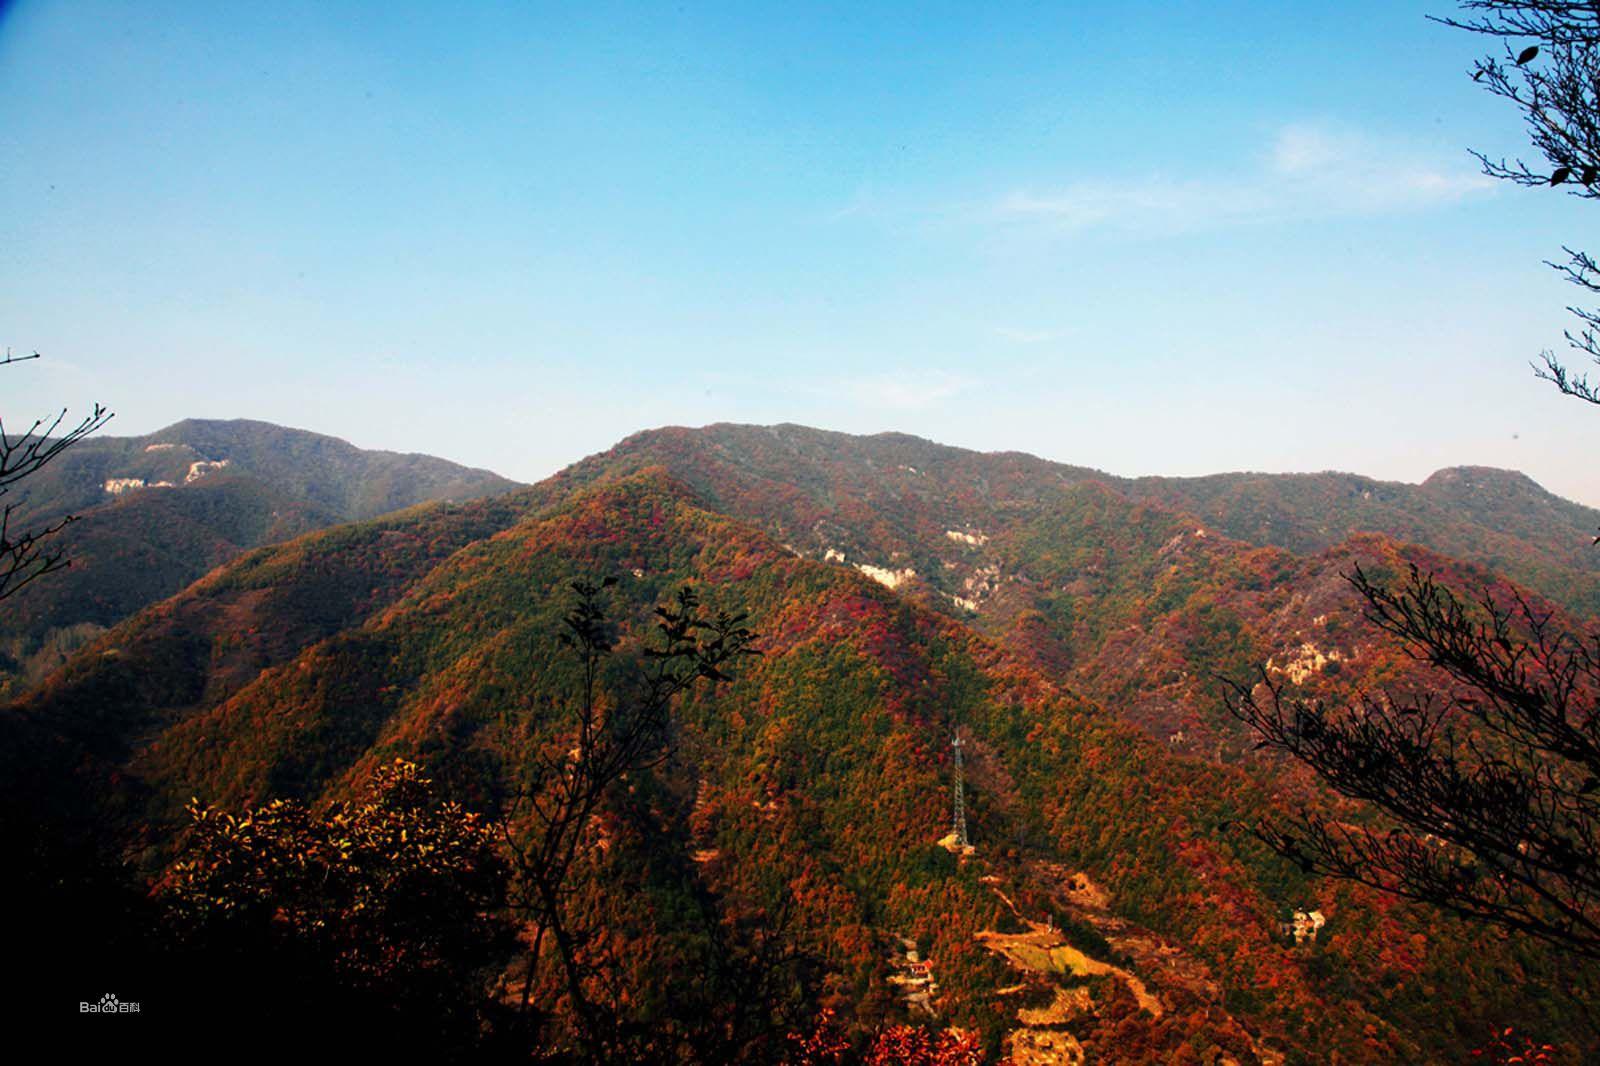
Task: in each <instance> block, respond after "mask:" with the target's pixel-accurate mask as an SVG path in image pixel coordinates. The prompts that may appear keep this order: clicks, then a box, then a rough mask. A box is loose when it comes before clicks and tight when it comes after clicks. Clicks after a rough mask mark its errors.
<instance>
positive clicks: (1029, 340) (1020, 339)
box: [994, 326, 1067, 344]
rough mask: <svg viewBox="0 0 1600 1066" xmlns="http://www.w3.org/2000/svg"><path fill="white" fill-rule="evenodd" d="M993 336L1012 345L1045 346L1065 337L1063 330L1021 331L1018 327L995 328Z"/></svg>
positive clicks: (1065, 332) (1065, 333)
mask: <svg viewBox="0 0 1600 1066" xmlns="http://www.w3.org/2000/svg"><path fill="white" fill-rule="evenodd" d="M994 334H995V336H997V337H999V338H1001V339H1002V340H1008V341H1010V342H1012V343H1013V344H1046V343H1048V342H1050V341H1054V340H1060V339H1061V338H1062V337H1064V336H1066V335H1067V331H1066V330H1063V329H1023V328H1021V327H1018V326H996V327H994Z"/></svg>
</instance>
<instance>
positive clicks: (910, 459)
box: [565, 424, 1600, 615]
mask: <svg viewBox="0 0 1600 1066" xmlns="http://www.w3.org/2000/svg"><path fill="white" fill-rule="evenodd" d="M657 463H659V464H661V465H663V466H665V467H667V468H668V469H669V470H672V471H673V472H674V473H675V474H676V475H677V476H680V477H682V478H684V479H685V480H686V481H687V482H688V483H689V484H691V485H694V486H695V487H696V488H697V489H699V490H701V491H703V492H706V493H707V494H708V495H709V497H710V498H711V499H714V500H716V501H718V504H719V505H720V506H722V507H724V508H725V509H727V510H728V511H729V512H730V513H735V514H740V515H743V516H746V517H749V518H750V519H752V520H753V521H758V522H760V523H762V524H763V525H764V526H765V527H767V528H769V529H771V530H772V531H773V532H774V534H775V535H777V536H779V537H780V538H783V539H786V540H790V541H791V542H792V543H793V544H794V545H795V547H797V548H798V549H800V550H802V551H805V552H807V553H816V554H818V555H820V554H822V553H824V552H825V551H826V550H827V549H828V548H830V547H832V548H835V549H838V550H842V551H845V552H847V553H848V552H849V550H850V548H851V547H852V545H851V544H850V543H848V538H849V537H850V536H864V537H865V538H866V540H865V542H864V543H863V544H861V545H860V547H861V548H870V549H872V550H873V551H877V552H881V553H884V554H885V555H886V556H887V557H890V558H888V559H887V560H886V559H885V558H873V559H868V558H861V559H859V560H857V559H855V558H852V560H851V561H852V562H855V561H860V562H865V563H869V564H874V563H875V564H878V565H887V562H889V561H893V559H892V557H893V556H894V553H896V552H899V553H901V556H903V557H908V556H909V554H910V553H911V551H912V550H913V548H914V547H915V546H917V545H930V544H934V543H937V541H938V538H939V537H941V536H948V535H949V532H950V531H954V532H971V531H972V530H971V529H969V528H968V527H972V529H979V530H980V533H981V532H982V531H981V527H982V526H983V525H984V524H985V523H989V524H993V523H996V522H1005V521H1009V520H1011V519H1013V518H1014V517H1016V516H1019V515H1022V514H1026V513H1029V512H1030V508H1037V507H1040V506H1044V505H1049V504H1051V503H1053V502H1058V501H1060V500H1062V499H1063V497H1065V496H1066V495H1068V494H1069V493H1070V491H1071V490H1072V489H1073V488H1075V487H1078V486H1082V485H1084V484H1090V483H1093V484H1100V485H1104V486H1106V487H1109V488H1111V489H1113V490H1115V491H1116V492H1117V494H1118V495H1120V496H1121V497H1123V498H1125V499H1127V500H1129V501H1133V502H1143V503H1150V504H1154V505H1158V506H1159V507H1161V508H1162V509H1164V510H1166V511H1169V512H1174V513H1177V514H1188V515H1191V516H1193V517H1195V518H1197V519H1200V523H1199V524H1201V525H1204V526H1207V527H1210V528H1212V529H1213V530H1215V531H1218V532H1221V533H1224V534H1226V535H1227V536H1229V537H1233V538H1234V539H1236V540H1240V541H1243V542H1246V543H1248V544H1251V545H1256V546H1267V545H1272V546H1277V547H1282V548H1287V549H1289V550H1290V551H1293V552H1296V553H1299V554H1308V553H1312V552H1316V551H1320V550H1323V549H1327V548H1331V547H1333V546H1334V545H1336V544H1338V543H1339V542H1341V541H1343V540H1345V539H1346V538H1348V537H1350V536H1352V535H1354V534H1357V533H1363V532H1371V533H1382V534H1385V535H1387V536H1389V537H1392V538H1395V539H1397V540H1402V541H1411V542H1414V543H1417V544H1420V545H1422V546H1424V547H1427V548H1431V549H1433V550H1434V551H1435V552H1438V553H1439V554H1441V555H1448V556H1451V557H1453V558H1456V559H1460V560H1462V561H1464V562H1471V563H1478V564H1480V565H1483V566H1486V567H1489V568H1491V569H1494V570H1496V571H1498V572H1499V573H1502V574H1504V575H1505V576H1506V577H1509V578H1511V579H1512V580H1515V581H1517V582H1519V583H1521V584H1523V585H1525V586H1527V587H1528V588H1531V589H1533V590H1535V591H1537V592H1539V593H1541V594H1542V595H1544V596H1545V597H1547V598H1549V599H1550V600H1552V601H1554V602H1556V603H1561V604H1563V605H1564V606H1566V607H1568V608H1569V609H1571V610H1573V611H1574V612H1576V613H1578V614H1582V615H1593V614H1596V613H1600V553H1595V552H1591V551H1589V550H1588V548H1589V545H1590V543H1591V542H1592V540H1593V536H1594V532H1595V530H1596V528H1597V527H1600V511H1597V510H1595V509H1594V508H1590V507H1585V506H1583V505H1581V504H1576V503H1573V502H1571V501H1568V500H1564V499H1561V498H1560V497H1558V496H1555V495H1554V494H1552V493H1550V492H1547V491H1546V490H1544V489H1542V488H1540V487H1539V486H1538V485H1537V484H1536V483H1535V482H1533V481H1532V480H1531V479H1529V478H1528V477H1526V476H1525V475H1523V474H1520V473H1517V472H1515V471H1507V470H1495V469H1490V468H1486V467H1453V468H1448V469H1444V470H1440V471H1437V472H1436V473H1434V474H1433V475H1432V476H1431V477H1429V478H1428V479H1427V480H1426V481H1424V482H1423V483H1422V484H1420V485H1410V484H1405V483H1401V482H1386V481H1378V480H1375V479H1372V478H1367V477H1362V476H1360V475H1356V474H1344V473H1332V472H1330V473H1319V474H1217V475H1211V476H1207V477H1196V478H1171V477H1140V478H1122V477H1116V476H1113V475H1109V474H1105V473H1102V472H1100V471H1096V470H1092V469H1089V468H1087V467H1080V466H1070V465H1066V464H1061V463H1055V462H1050V461H1048V460H1044V459H1039V458H1037V457H1035V456H1031V455H1027V454H1024V453H1020V452H974V451H968V450H966V449H961V448H953V447H949V446H947V445H941V444H935V443H933V442H932V441H927V440H923V439H921V438H918V437H912V436H909V435H906V434H900V433H881V434H876V435H874V436H853V435H850V434H844V433H834V432H829V431H825V430H816V429H810V428H807V427H804V426H795V425H778V426H748V425H734V424H718V425H712V426H706V427H703V428H699V429H685V428H679V427H668V428H664V429H658V430H648V431H645V432H642V433H637V434H635V435H633V436H631V437H629V438H628V439H626V440H624V441H622V442H621V443H619V444H618V445H617V446H616V447H614V448H612V449H611V450H609V451H607V452H604V453H601V454H599V455H596V456H592V457H590V458H589V459H586V460H584V461H583V462H581V463H578V464H575V465H574V466H573V467H572V468H571V469H570V470H569V471H567V472H565V476H570V477H573V478H576V479H579V480H592V479H595V478H603V477H606V476H611V475H612V474H614V473H616V472H621V471H627V470H630V469H637V468H639V467H641V466H649V465H653V464H657ZM990 532H992V530H991V531H990ZM858 550H859V549H858ZM921 576H922V577H923V579H924V580H925V581H930V582H932V583H933V584H934V585H935V586H936V587H940V588H942V587H943V585H942V584H941V583H940V581H939V574H938V573H937V572H934V571H929V570H924V571H922V572H921ZM946 591H951V590H946Z"/></svg>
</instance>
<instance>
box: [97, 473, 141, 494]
mask: <svg viewBox="0 0 1600 1066" xmlns="http://www.w3.org/2000/svg"><path fill="white" fill-rule="evenodd" d="M142 488H144V478H142V477H108V478H106V491H107V492H109V493H111V495H113V496H121V495H122V494H123V493H124V492H132V491H133V490H135V489H142Z"/></svg>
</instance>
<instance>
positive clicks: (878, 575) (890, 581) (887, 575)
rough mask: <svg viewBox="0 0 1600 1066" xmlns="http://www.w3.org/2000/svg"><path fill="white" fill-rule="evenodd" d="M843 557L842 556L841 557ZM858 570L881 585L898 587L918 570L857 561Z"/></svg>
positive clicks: (914, 575) (915, 574)
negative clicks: (895, 568)
mask: <svg viewBox="0 0 1600 1066" xmlns="http://www.w3.org/2000/svg"><path fill="white" fill-rule="evenodd" d="M841 558H842V557H841ZM855 567H856V569H857V570H859V571H861V572H862V573H863V574H866V575H867V576H868V577H870V578H871V579H872V580H874V581H876V582H877V583H878V584H880V585H885V586H887V587H889V588H892V589H897V588H899V587H900V586H901V585H903V584H905V583H906V582H907V581H910V580H911V579H912V578H914V577H916V576H917V572H916V571H915V570H913V569H911V568H910V567H907V568H906V569H904V570H890V569H888V568H887V567H882V566H873V565H872V564H870V563H856V564H855Z"/></svg>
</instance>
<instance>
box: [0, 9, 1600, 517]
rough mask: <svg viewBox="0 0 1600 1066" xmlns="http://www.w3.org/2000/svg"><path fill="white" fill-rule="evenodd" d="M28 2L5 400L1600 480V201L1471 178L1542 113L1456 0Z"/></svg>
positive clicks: (18, 61) (557, 456) (529, 466)
mask: <svg viewBox="0 0 1600 1066" xmlns="http://www.w3.org/2000/svg"><path fill="white" fill-rule="evenodd" d="M3 7H4V14H0V249H3V250H4V258H3V260H0V344H8V345H11V346H13V347H14V348H16V349H19V350H33V349H38V350H39V351H41V352H43V353H45V355H46V357H47V358H46V359H45V360H44V361H41V362H40V363H33V364H28V365H26V366H19V367H13V368H11V369H9V370H8V371H6V373H7V374H8V375H9V377H8V378H7V381H6V386H7V392H6V394H5V396H6V398H5V402H4V407H3V410H0V413H3V414H4V415H5V416H6V417H7V418H8V419H9V420H11V421H12V423H13V424H14V423H15V421H16V420H17V419H18V418H20V417H21V416H22V415H24V414H27V415H30V416H31V415H32V414H34V413H43V412H44V411H46V410H50V409H52V408H55V407H59V406H60V405H61V404H62V403H71V404H73V405H74V406H75V408H76V407H77V406H80V405H86V404H87V403H89V402H90V401H92V400H100V401H102V402H105V403H107V404H109V405H110V406H111V407H112V408H113V409H114V410H116V412H117V417H116V420H115V422H114V423H113V428H114V431H115V432H117V433H123V434H128V433H143V432H148V431H151V430H154V429H156V428H159V427H161V426H163V425H166V424H168V423H171V422H173V421H176V420H178V419H180V418H184V417H191V416H194V417H211V418H228V417H250V418H261V419H267V420H270V421H274V422H279V423H284V424H287V425H293V426H300V427H303V428H307V429H313V430H318V431H321V432H326V433H332V434H335V435H338V436H341V437H344V438H346V439H348V440H350V441H352V442H354V443H356V444H359V445H362V446H365V447H382V448H392V449H398V450H404V451H425V452H431V453H434V454H438V455H442V456H445V457H447V458H451V459H456V460H459V461H463V462H468V463H471V464H474V465H482V466H488V467H491V468H493V469H495V470H497V471H500V472H502V473H504V474H507V475H509V476H512V477H517V478H521V479H524V480H535V479H538V478H541V477H543V476H545V475H547V474H549V473H551V472H553V471H554V470H556V469H557V468H559V467H560V466H562V465H564V464H565V463H568V462H570V461H572V460H575V459H577V458H579V457H581V456H582V455H584V454H587V453H589V452H592V451H596V450H600V449H603V448H605V447H608V446H609V445H611V444H612V443H614V442H615V441H616V440H618V439H619V438H621V437H623V436H625V435H626V434H628V433H630V432H633V431H635V430H638V429H642V428H646V427H651V426H657V425H665V424H686V425H699V424H703V423H707V422H714V421H744V422H777V421H794V422H802V423H806V424H810V425H817V426H824V427H828V428H835V429H841V430H847V431H852V432H876V431H880V430H889V429H894V430H902V431H906V432H911V433H917V434H920V435H923V436H927V437H931V438H933V439H936V440H940V441H944V442H947V443H951V444H958V445H963V446H968V447H974V448H980V449H984V450H1000V449H1021V450H1026V451H1031V452H1034V453H1037V454H1040V455H1043V456H1046V457H1049V458H1052V459H1059V460H1063V461H1067V462H1073V463H1081V464H1086V465H1091V466H1097V467H1101V468H1103V469H1107V470H1110V471H1112V472H1115V473H1119V474H1143V473H1168V474H1199V473H1207V472H1214V471H1218V470H1230V469H1256V470H1319V469H1346V470H1356V471H1359V472H1362V473H1368V474H1373V475H1376V476H1381V477H1390V478H1397V479H1402V480H1418V479H1420V478H1422V477H1424V476H1426V475H1427V474H1428V473H1429V472H1430V471H1432V470H1434V469H1436V468H1438V467H1441V466H1448V465H1455V464H1462V463H1482V464H1490V465H1497V466H1507V467H1516V468H1519V469H1523V470H1525V471H1527V472H1528V473H1530V474H1531V475H1533V476H1534V477H1535V478H1537V479H1538V480H1539V481H1541V482H1542V483H1544V484H1545V485H1547V486H1548V487H1550V488H1552V489H1553V490H1555V491H1558V492H1560V493H1562V494H1563V495H1567V496H1569V497H1573V498H1576V499H1580V500H1583V501H1584V502H1587V503H1591V504H1600V471H1597V470H1595V469H1594V467H1593V464H1591V463H1587V462H1586V461H1584V459H1583V457H1584V456H1586V455H1587V454H1588V452H1589V446H1590V444H1591V442H1592V441H1593V440H1594V435H1595V432H1596V430H1597V429H1600V412H1592V413H1591V411H1590V409H1587V408H1585V407H1584V406H1583V405H1580V404H1578V403H1576V402H1574V401H1570V400H1565V399H1563V398H1561V397H1558V396H1557V395H1555V394H1554V393H1553V392H1552V391H1550V389H1549V387H1548V386H1544V385H1542V384H1541V383H1539V382H1536V381H1534V380H1533V379H1532V376H1531V372H1530V371H1529V369H1528V361H1529V360H1530V359H1531V358H1533V357H1535V356H1536V355H1537V354H1538V352H1539V350H1540V349H1541V348H1545V347H1554V346H1559V345H1560V344H1561V331H1562V329H1563V328H1565V326H1566V325H1567V316H1566V315H1565V312H1564V306H1565V304H1566V303H1567V302H1569V300H1570V299H1571V298H1572V297H1573V296H1575V295H1577V293H1576V290H1573V289H1571V287H1570V286H1566V285H1563V284H1562V282H1561V281H1560V280H1559V279H1558V278H1557V277H1556V276H1555V275H1554V273H1553V272H1552V271H1550V270H1549V269H1548V268H1546V267H1543V266H1542V265H1541V261H1542V260H1544V259H1547V258H1552V257H1555V256H1558V255H1559V254H1560V247H1561V245H1562V244H1563V243H1567V244H1573V243H1580V244H1581V243H1582V242H1583V241H1584V239H1585V238H1586V234H1587V230H1586V227H1585V224H1584V223H1585V221H1586V219H1588V218H1591V217H1593V215H1592V212H1593V211H1594V210H1595V209H1594V208H1593V206H1592V205H1586V204H1583V203H1580V202H1578V201H1576V200H1573V199H1570V198H1567V197H1563V196H1561V195H1559V194H1545V193H1542V192H1529V191H1524V190H1518V189H1514V188H1510V187H1500V186H1497V185H1495V184H1494V183H1492V182H1489V181H1487V180H1486V179H1483V178H1481V177H1480V176H1478V174H1477V172H1476V165H1475V163H1474V162H1473V160H1472V159H1471V158H1470V156H1468V154H1467V149H1468V148H1469V147H1476V148H1481V149H1483V150H1485V151H1488V152H1491V153H1493V154H1506V155H1514V154H1516V153H1517V152H1518V151H1519V150H1521V149H1522V147H1523V140H1522V136H1521V131H1520V127H1519V124H1518V120H1517V118H1516V116H1515V115H1514V114H1512V113H1511V112H1510V111H1508V110H1506V109H1505V108H1504V107H1503V106H1501V105H1499V104H1498V103H1497V102H1496V101H1493V100H1491V99H1490V98H1488V97H1487V96H1486V95H1484V94H1483V93H1482V92H1480V91H1479V90H1477V88H1476V87H1475V86H1474V85H1473V84H1472V83H1471V82H1470V81H1469V80H1468V79H1467V77H1466V74H1465V71H1466V70H1467V69H1468V68H1469V66H1470V63H1471V61H1472V59H1473V58H1474V56H1475V55H1477V54H1478V53H1479V52H1480V51H1481V50H1482V49H1483V48H1484V47H1485V45H1486V42H1484V41H1481V40H1477V39H1474V38H1472V37H1470V36H1467V35H1464V34H1462V33H1459V32H1456V31H1451V30H1447V29H1444V28H1442V27H1439V26H1437V25H1434V24H1432V23H1429V22H1427V21H1426V20H1425V18H1424V16H1425V15H1426V14H1427V13H1430V12H1434V13H1444V12H1448V10H1449V9H1450V5H1449V4H1448V3H1447V2H1446V0H1434V2H1431V3H1430V2H1419V3H1417V4H1415V5H1413V4H1411V3H1408V2H1401V0H1383V2H1373V3H1348V4H1340V5H1322V7H1324V8H1326V9H1327V10H1317V11H1315V12H1313V13H1309V14H1308V13H1307V12H1306V10H1305V8H1306V7H1307V5H1301V4H1297V3H1278V4H1267V3H1258V4H1250V3H1206V4H1199V3H1195V4H1190V5H1176V4H1153V3H1151V4H1141V3H1121V4H1115V5H1110V4H1107V5H1094V6H1090V5H1083V4H1076V3H1058V4H1048V5H1003V4H983V5H972V4H959V5H958V4H950V5H944V4H936V3H926V2H924V3H917V4H905V5H893V4H871V5H865V4H859V3H851V4H840V5H837V6H831V7H830V6H825V5H809V4H808V5H800V4H774V5H760V4H754V3H741V4H729V5H718V6H712V5H704V4H693V3H685V4H681V5H674V4H667V5H605V4H584V5H563V6H559V7H558V6H553V5H551V6H543V5H535V4H506V5H503V6H495V5H449V6H446V5H439V6H437V7H433V6H412V5H406V4H398V3H389V4H382V5H379V4H372V5H346V4H338V3H321V4H307V5H303V6H300V5H295V4H257V5H242V4H238V5H227V4H189V5H185V4H161V3H141V4H137V5H135V4H131V3H130V4H101V3H95V2H92V0H74V2H71V3H51V2H46V0H21V2H19V3H11V4H5V5H3ZM462 9H465V10H462ZM1175 9H1176V10H1175ZM1586 212H1588V214H1586Z"/></svg>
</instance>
